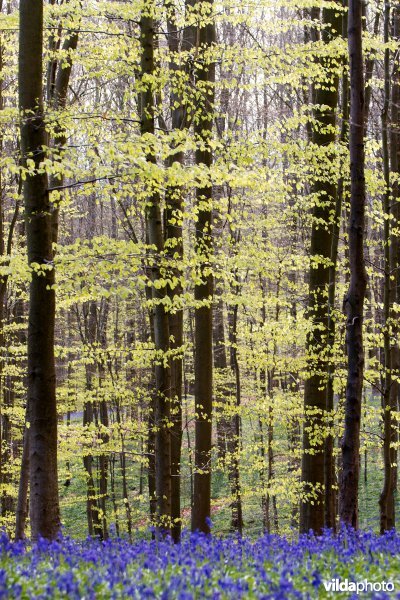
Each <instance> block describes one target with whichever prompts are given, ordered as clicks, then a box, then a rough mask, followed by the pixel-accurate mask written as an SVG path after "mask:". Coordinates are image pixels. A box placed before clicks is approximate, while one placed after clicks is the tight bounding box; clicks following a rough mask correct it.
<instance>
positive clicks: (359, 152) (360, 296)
mask: <svg viewBox="0 0 400 600" xmlns="http://www.w3.org/2000/svg"><path fill="white" fill-rule="evenodd" d="M361 9H362V2H361V0H349V16H348V27H349V28H348V47H349V56H350V143H349V145H350V169H351V196H350V222H349V259H350V286H349V291H348V294H347V296H346V298H345V300H344V308H345V311H346V316H347V333H346V345H347V357H348V374H347V387H346V403H345V424H344V435H343V440H342V473H341V479H340V508H339V511H340V519H341V521H342V523H344V524H345V525H351V526H353V527H355V528H357V527H358V483H359V475H360V456H359V455H360V421H361V402H362V389H363V374H364V345H363V331H362V327H363V317H364V298H365V291H366V285H367V275H366V270H365V260H364V226H365V174H364V168H365V158H364V126H365V125H364V124H365V114H364V65H363V54H362V18H361V15H362V12H361Z"/></svg>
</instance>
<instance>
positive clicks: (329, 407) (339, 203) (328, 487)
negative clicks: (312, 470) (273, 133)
mask: <svg viewBox="0 0 400 600" xmlns="http://www.w3.org/2000/svg"><path fill="white" fill-rule="evenodd" d="M342 31H343V33H344V34H346V35H347V12H346V13H345V14H344V15H343V22H342ZM348 128H349V82H348V75H347V73H346V72H344V73H343V76H342V124H341V131H340V141H341V143H342V144H345V143H346V141H347V138H348ZM346 187H347V182H346V181H345V180H344V177H340V179H339V182H338V189H337V195H336V206H335V215H334V220H333V223H332V246H331V264H330V266H329V289H328V325H327V346H328V352H329V355H328V381H327V386H326V412H327V426H328V431H329V432H328V433H327V435H326V438H325V459H324V460H325V463H324V474H325V476H324V487H325V490H324V492H325V498H324V501H325V516H324V524H325V527H328V528H330V529H336V519H337V493H336V486H337V475H336V469H335V457H334V445H335V437H334V435H333V433H331V431H332V429H331V428H333V426H334V402H333V400H334V393H333V382H334V377H335V356H334V354H335V333H336V317H335V296H336V270H337V258H338V246H339V236H340V221H341V215H342V208H343V198H344V194H345V189H346Z"/></svg>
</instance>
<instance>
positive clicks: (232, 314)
mask: <svg viewBox="0 0 400 600" xmlns="http://www.w3.org/2000/svg"><path fill="white" fill-rule="evenodd" d="M235 279H236V277H235ZM234 290H235V292H236V294H238V292H239V284H238V283H237V281H236V282H235V286H234ZM228 316H229V344H230V368H231V371H232V375H233V376H234V379H235V384H234V389H235V414H234V416H233V417H232V423H231V427H230V435H229V444H228V450H229V454H230V468H229V479H230V482H231V491H232V518H231V528H232V530H233V531H237V532H238V533H239V534H240V535H241V534H242V533H243V508H242V497H241V494H242V491H241V484H240V471H239V455H240V445H241V437H242V435H241V419H240V413H239V411H240V404H241V383H240V368H239V361H238V356H237V324H238V305H237V304H235V305H234V306H233V307H232V308H231V310H230V311H229V315H228Z"/></svg>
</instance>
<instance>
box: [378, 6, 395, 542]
mask: <svg viewBox="0 0 400 600" xmlns="http://www.w3.org/2000/svg"><path fill="white" fill-rule="evenodd" d="M384 15H385V16H384V43H385V44H388V42H389V22H390V5H389V3H388V2H386V3H385V11H384ZM390 100H391V98H390V50H389V48H388V47H386V48H385V56H384V106H383V111H382V155H383V172H384V179H385V193H384V196H383V210H384V213H385V215H386V218H385V220H384V239H383V245H384V273H385V274H384V293H383V313H384V315H383V317H384V324H383V325H384V328H383V338H384V361H385V362H384V367H385V370H384V373H385V375H384V382H383V393H382V409H383V433H384V437H383V463H384V471H383V472H384V481H383V489H382V492H381V495H380V498H379V507H380V530H381V533H384V532H385V531H387V530H390V529H393V527H394V526H395V502H394V492H395V487H396V485H395V470H394V466H395V462H396V451H395V447H394V445H395V443H396V437H397V436H396V435H395V427H396V424H395V420H394V418H393V412H394V411H396V409H397V395H398V382H397V376H398V373H395V370H396V371H397V370H398V364H396V363H397V360H398V358H397V355H398V345H397V329H398V328H397V313H396V312H395V311H394V305H395V302H396V287H397V278H398V274H397V269H398V264H397V262H396V260H397V253H398V247H397V246H398V239H397V237H398V236H397V234H396V233H393V222H395V223H396V227H397V219H398V212H399V211H398V207H397V206H395V205H396V204H397V202H396V200H393V191H395V190H392V189H391V185H390V162H389V160H390V157H389V135H388V129H389V103H390ZM393 100H394V101H395V102H396V101H397V98H396V97H395V98H393V97H392V105H393ZM393 125H394V126H395V127H396V126H397V122H396V121H394V122H393ZM393 125H392V127H393ZM391 138H392V139H391V141H392V142H395V139H394V136H393V135H392V136H391ZM393 160H394V161H396V162H397V158H396V157H394V156H393V154H392V162H393ZM393 166H394V167H395V166H396V165H393ZM393 166H392V168H393ZM389 216H392V217H393V220H392V219H389Z"/></svg>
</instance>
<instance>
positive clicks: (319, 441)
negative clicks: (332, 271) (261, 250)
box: [300, 8, 341, 533]
mask: <svg viewBox="0 0 400 600" xmlns="http://www.w3.org/2000/svg"><path fill="white" fill-rule="evenodd" d="M323 22H324V24H325V26H326V27H325V29H324V31H323V34H322V37H323V41H324V42H325V43H328V42H329V41H330V40H331V39H332V38H333V37H334V36H336V35H337V34H338V32H339V31H340V29H341V27H340V14H338V11H337V10H336V9H335V8H329V9H328V8H326V9H323ZM320 60H321V64H322V66H323V67H324V68H325V69H326V76H327V77H328V81H327V82H326V83H321V86H320V87H318V88H317V89H315V90H314V93H313V101H314V102H315V104H316V108H315V109H314V116H315V118H316V119H317V121H318V123H319V126H317V127H316V128H314V130H313V132H312V142H313V144H315V145H316V146H318V147H319V148H326V147H328V151H327V152H326V155H325V156H324V158H323V163H322V164H321V166H320V169H319V171H318V173H317V177H316V181H315V183H314V184H313V193H314V194H315V195H316V204H315V206H314V209H313V222H312V231H311V251H310V255H311V256H310V260H311V264H310V278H309V304H308V317H309V319H310V320H311V321H312V330H311V332H310V334H309V335H308V337H307V348H306V352H307V359H308V364H309V369H310V375H309V376H308V378H307V379H306V381H305V386H304V413H305V416H304V418H305V421H304V429H303V459H302V481H303V485H304V493H305V495H306V496H305V498H304V499H303V501H302V503H301V506H300V530H301V531H302V532H307V531H308V530H309V529H313V530H314V531H316V532H318V533H320V532H321V531H322V528H323V526H324V482H325V476H324V431H323V426H324V415H325V409H326V386H327V376H326V370H327V366H326V356H325V353H326V336H327V325H328V302H327V295H328V288H329V268H328V265H329V261H330V258H331V249H332V225H331V221H332V214H334V212H335V201H336V193H337V188H336V181H335V180H334V177H333V176H332V174H331V173H330V172H329V169H328V165H327V161H328V160H331V159H332V158H333V153H334V150H333V148H332V146H333V144H334V142H335V137H336V133H335V125H336V111H337V103H338V85H339V81H338V77H337V75H336V74H334V73H331V72H329V61H326V60H324V59H320Z"/></svg>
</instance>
